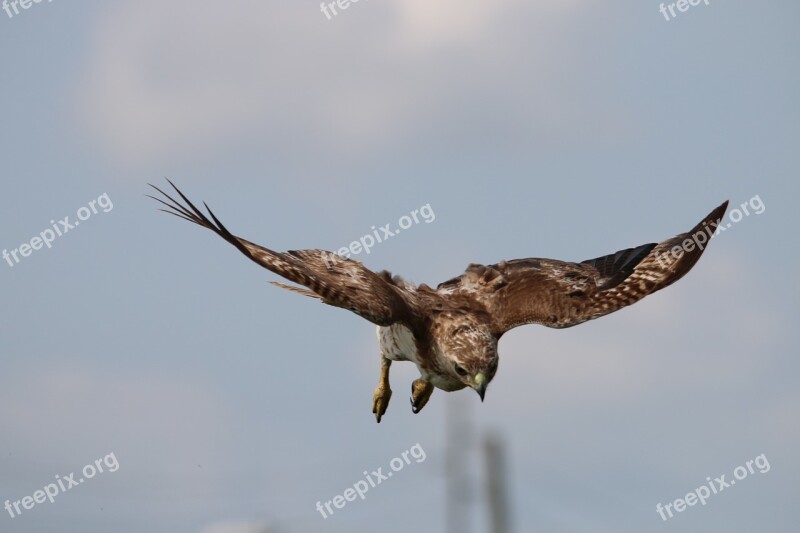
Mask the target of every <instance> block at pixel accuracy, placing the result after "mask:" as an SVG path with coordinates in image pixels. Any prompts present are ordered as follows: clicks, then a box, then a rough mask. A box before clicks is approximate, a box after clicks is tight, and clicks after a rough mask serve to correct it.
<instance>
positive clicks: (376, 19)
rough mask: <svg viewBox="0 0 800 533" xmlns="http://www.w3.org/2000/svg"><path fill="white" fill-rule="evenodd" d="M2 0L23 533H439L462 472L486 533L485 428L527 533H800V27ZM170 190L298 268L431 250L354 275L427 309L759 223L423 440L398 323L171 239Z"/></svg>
mask: <svg viewBox="0 0 800 533" xmlns="http://www.w3.org/2000/svg"><path fill="white" fill-rule="evenodd" d="M12 4H13V5H11V4H8V6H9V11H5V10H2V11H0V49H2V50H3V53H2V54H1V55H0V102H1V104H0V105H1V106H2V107H1V108H0V161H2V166H0V169H2V170H1V171H0V172H1V174H0V175H2V186H3V188H2V194H0V250H5V251H7V252H8V253H9V255H8V257H9V259H6V258H5V256H4V257H3V258H2V259H1V260H0V291H2V294H3V305H2V306H1V307H0V308H2V311H0V313H2V315H0V427H2V430H1V431H0V505H5V502H6V501H8V502H9V506H10V508H11V511H9V510H8V508H2V509H0V531H9V532H12V533H13V532H51V531H60V532H66V533H71V532H76V533H77V532H81V533H82V532H86V531H114V532H119V533H129V532H131V533H132V532H140V531H164V532H170V533H183V532H187V533H294V532H303V533H307V532H331V533H340V532H345V531H346V532H349V533H371V532H382V533H407V532H409V531H420V532H422V531H424V532H428V531H432V532H439V531H441V532H444V531H446V518H445V517H446V508H447V505H446V502H447V495H446V487H447V480H448V474H447V466H448V463H450V464H452V462H453V461H452V458H453V457H455V458H457V461H456V462H457V466H458V468H457V470H458V477H459V479H461V480H462V484H463V487H464V491H465V494H466V496H465V498H466V499H465V500H464V501H463V502H462V504H461V505H460V507H458V513H459V518H460V519H461V520H462V521H463V522H464V523H465V524H466V526H465V529H463V531H466V532H467V533H470V532H472V533H481V532H485V531H489V528H488V511H487V503H486V492H487V483H488V476H487V467H486V457H485V455H484V453H483V446H484V442H485V441H486V439H487V438H489V437H490V436H495V438H497V439H499V442H500V443H501V450H502V453H503V457H504V462H505V464H506V469H505V471H504V472H503V474H504V476H505V478H506V479H507V481H508V486H507V493H508V496H509V500H508V507H509V520H510V523H511V531H512V532H514V533H533V532H536V533H538V532H547V533H550V532H553V533H572V532H598V533H606V532H609V533H611V532H614V533H619V532H631V533H634V532H635V533H641V532H659V533H660V532H665V531H675V532H681V533H686V532H689V533H692V532H705V531H731V532H750V531H756V530H759V531H771V532H776V533H780V532H787V533H788V532H794V531H796V530H797V516H796V501H797V499H798V496H800V494H799V493H798V485H797V479H798V475H800V456H798V453H797V451H796V450H797V449H800V446H799V445H800V425H799V424H798V419H799V418H800V417H798V415H799V414H800V390H798V388H797V386H796V384H797V380H798V377H800V376H799V375H798V374H800V363H799V362H798V360H797V358H796V354H797V348H798V340H800V332H798V328H797V327H796V326H795V325H793V320H795V319H796V318H797V310H796V302H797V300H798V296H800V294H798V292H799V291H798V283H797V281H796V280H797V279H798V278H800V269H798V265H800V257H798V255H799V254H798V247H797V240H796V237H795V231H796V228H797V225H796V221H794V219H793V218H792V216H793V213H794V212H795V208H793V207H792V205H793V203H794V200H795V198H797V197H798V193H800V190H799V189H800V187H798V182H797V175H798V171H799V170H800V161H799V159H800V150H798V141H800V132H799V131H798V124H800V106H799V105H798V101H797V94H798V93H800V72H798V61H797V53H798V45H799V44H800V35H799V34H798V32H797V29H796V21H797V20H798V16H800V5H798V4H797V3H796V2H789V1H787V0H778V1H775V2H769V3H767V4H763V3H762V4H759V3H755V2H752V1H742V0H727V1H725V2H720V1H718V0H710V2H708V3H706V2H705V1H702V2H700V3H699V4H698V5H696V6H688V7H687V6H685V5H684V7H686V10H685V11H680V10H678V9H677V8H676V9H674V12H675V16H674V17H672V16H671V15H670V14H669V3H666V4H665V13H666V14H665V13H662V12H660V11H659V7H660V2H655V1H651V0H646V1H641V0H637V1H633V0H625V1H622V0H619V1H609V2H604V3H599V2H578V1H576V0H540V1H537V2H529V1H525V0H497V1H494V2H491V3H488V2H481V1H478V0H458V1H457V0H433V1H432V0H390V1H386V2H378V1H377V0H361V1H359V2H354V3H351V4H349V6H348V7H347V8H346V9H341V8H337V9H336V13H337V14H336V15H333V14H332V13H331V9H330V7H328V8H327V9H326V11H328V14H327V15H326V13H325V11H323V9H321V6H320V4H319V3H317V2H309V1H297V2H291V3H289V2H273V1H265V2H256V1H254V0H231V1H229V2H225V3H224V4H223V3H219V2H208V1H205V0H199V1H193V2H188V1H186V0H175V1H170V2H156V1H154V0H138V1H136V2H134V1H129V0H117V1H115V2H105V3H101V2H97V1H90V2H81V3H68V2H64V1H60V0H56V1H53V2H50V1H47V2H45V1H42V2H39V3H31V4H29V5H28V7H27V9H25V8H23V7H22V4H20V3H18V2H14V3H12ZM25 4H26V5H27V2H25ZM15 6H16V7H15ZM15 8H16V10H17V12H15V11H14V9H15ZM9 13H10V15H11V16H9ZM165 178H169V179H171V180H173V181H174V182H175V183H176V184H177V185H178V186H179V187H181V188H182V190H183V191H184V192H186V193H187V195H189V197H190V198H191V199H193V200H198V201H206V202H207V203H208V204H209V205H210V206H211V207H212V208H213V209H214V212H215V213H216V215H217V216H218V217H219V218H220V219H221V220H222V221H223V222H224V223H225V225H226V226H227V227H228V228H229V229H231V231H233V232H234V233H235V234H237V235H240V236H242V237H244V238H247V239H249V240H251V241H254V242H257V243H260V244H263V245H265V246H268V247H270V248H272V249H275V250H290V249H302V248H323V249H329V250H334V251H336V250H338V249H339V248H340V247H342V246H349V243H351V242H353V241H359V239H361V238H362V237H363V236H365V235H369V234H372V232H373V227H375V228H378V227H384V226H385V225H386V224H390V225H391V226H390V227H391V228H394V229H397V227H398V226H399V225H404V226H407V227H406V228H405V229H403V230H402V231H400V232H397V233H396V234H395V235H394V236H392V237H391V238H389V239H386V240H384V241H383V242H381V243H378V244H375V245H374V246H373V247H372V248H371V249H370V250H369V253H366V252H365V251H363V250H362V251H361V253H359V254H357V255H355V256H354V258H355V259H358V260H361V261H363V262H364V264H365V265H366V266H367V267H369V268H371V269H374V270H381V269H389V270H391V271H392V272H393V273H397V274H401V275H402V276H403V277H404V278H405V279H407V280H409V281H412V282H414V283H417V284H420V283H426V284H428V285H432V286H435V285H436V284H437V283H439V282H441V281H444V280H447V279H449V278H451V277H454V276H456V275H458V274H459V273H461V272H462V271H463V269H464V268H465V267H466V266H467V265H468V264H469V263H484V264H490V263H495V262H499V261H500V260H503V259H513V258H521V257H551V258H557V259H562V260H569V261H580V260H584V259H589V258H594V257H598V256H602V255H605V254H608V253H612V252H615V251H616V250H620V249H623V248H628V247H631V246H637V245H640V244H643V243H647V242H656V241H659V240H662V239H666V238H668V237H671V236H673V235H675V234H677V233H680V232H683V231H687V230H689V229H690V228H691V227H692V226H693V225H694V224H695V223H697V222H698V221H699V220H700V219H701V218H702V217H703V216H704V215H705V214H706V213H708V212H709V211H711V209H712V208H714V207H715V206H717V205H719V204H720V203H721V202H722V201H724V200H730V202H731V204H730V208H729V213H730V214H732V215H733V217H734V218H727V219H726V221H727V222H726V224H727V223H730V227H727V226H726V230H725V231H724V232H723V233H720V234H719V235H718V236H717V237H715V239H714V240H713V242H712V243H711V244H710V245H709V247H708V249H707V251H706V253H705V254H704V255H703V257H702V259H701V260H700V262H699V263H698V264H697V265H696V266H695V268H694V269H693V270H692V272H690V273H689V274H688V275H687V276H686V277H685V278H684V279H682V280H681V281H680V282H678V283H677V284H675V285H673V286H671V287H669V288H668V289H666V290H664V291H660V292H658V293H656V294H654V295H652V296H649V297H647V298H646V299H644V300H643V301H641V302H639V303H637V304H636V305H634V306H632V307H630V308H626V309H624V310H621V311H619V312H617V313H614V314H612V315H610V316H607V317H604V318H602V319H600V320H596V321H592V322H589V323H586V324H583V325H581V326H580V327H576V328H570V329H566V330H551V329H547V328H544V327H541V326H527V327H521V328H517V329H514V330H513V331H511V332H509V333H508V334H506V335H505V336H504V337H503V338H502V339H501V341H500V345H499V351H500V354H501V362H500V365H499V370H498V373H497V376H496V378H495V379H494V381H493V382H492V384H491V386H490V387H489V390H488V392H487V394H486V401H485V402H484V403H481V402H480V399H479V398H478V397H477V395H475V394H474V393H471V392H470V391H468V390H467V391H460V392H455V393H445V392H443V391H436V392H434V394H433V396H432V398H431V400H430V402H429V403H428V405H427V406H426V407H425V408H424V410H423V411H422V412H421V413H419V414H416V415H415V414H413V413H412V412H411V408H410V405H409V404H408V400H407V395H408V394H409V392H410V384H411V382H412V381H413V380H414V379H415V378H416V377H417V376H418V374H417V371H416V369H415V368H414V367H413V366H412V365H410V364H408V363H405V364H402V363H397V364H395V365H393V366H392V374H391V383H392V388H393V390H394V396H393V397H392V400H391V403H390V405H389V408H388V411H387V413H386V415H385V416H384V418H383V421H382V422H381V424H380V425H378V424H376V423H375V419H374V417H373V415H372V413H371V399H372V392H373V389H374V388H375V386H376V385H377V381H378V371H379V351H378V345H377V341H376V338H375V327H374V326H373V325H372V324H370V323H368V322H366V321H364V320H363V319H361V318H359V317H357V316H356V315H353V314H351V313H347V312H345V311H343V310H340V309H336V308H332V307H329V306H324V305H320V304H319V303H318V302H314V301H312V300H310V299H308V298H303V297H301V296H299V295H297V294H293V293H290V292H288V291H283V290H281V289H279V288H276V287H274V286H272V285H270V284H269V283H268V282H269V281H276V280H278V279H279V278H278V277H277V276H276V275H274V274H272V273H270V272H268V271H266V270H263V269H261V268H259V267H258V266H257V265H255V264H253V263H250V262H248V261H246V260H245V259H244V258H243V257H242V256H241V255H240V254H239V253H238V252H237V251H236V250H235V249H234V248H233V247H231V246H230V245H228V244H227V243H225V242H224V241H222V240H221V239H219V238H218V237H216V236H215V235H214V234H213V233H211V232H209V231H206V230H202V229H201V228H198V227H195V226H192V225H191V224H188V223H185V222H183V221H181V220H179V219H177V218H174V217H169V216H167V215H165V214H163V213H160V212H159V211H158V209H157V208H158V205H157V204H156V203H155V202H153V201H152V200H151V199H149V198H147V197H146V196H145V195H146V194H148V193H149V192H150V191H151V190H150V189H149V187H148V185H147V184H148V183H153V184H156V185H158V186H159V187H161V186H164V185H166V181H165ZM743 205H744V207H743ZM423 208H424V209H425V212H428V213H430V214H431V215H432V216H431V217H428V218H425V219H423V218H422V217H418V221H417V222H413V220H412V219H410V218H408V219H403V217H410V216H411V214H412V212H413V211H414V210H418V211H420V212H422V209H423ZM745 209H746V210H747V213H748V214H745ZM735 212H738V213H739V216H737V215H736V214H734V213H735ZM65 217H66V218H65ZM412 222H413V223H412ZM393 233H394V232H393ZM12 251H13V252H14V253H15V254H16V256H15V255H13V254H11V252H12ZM454 418H457V419H458V420H462V421H463V427H462V429H463V431H461V432H460V433H458V434H457V438H454V437H453V436H452V435H453V434H452V433H449V429H448V428H450V427H452V426H453V423H452V421H453V419H454ZM448 435H450V436H448ZM412 452H413V453H415V454H416V455H410V454H411V453H412ZM403 453H405V454H406V458H407V459H408V458H410V459H408V460H406V461H404V462H403V463H402V465H401V468H399V469H398V470H397V471H396V472H394V471H393V472H394V476H393V477H391V478H387V479H385V480H383V481H382V482H381V483H380V484H377V485H376V486H374V487H372V486H370V487H369V489H368V491H367V492H366V493H364V498H363V499H361V498H360V497H357V498H356V499H355V500H354V501H346V504H345V505H344V507H342V508H334V511H335V512H334V513H333V514H330V515H329V516H327V518H323V516H322V514H323V513H321V512H319V511H318V510H317V508H316V504H317V502H318V501H320V502H322V503H324V502H326V501H333V499H334V498H335V497H336V496H337V495H342V494H344V495H347V494H348V493H347V492H346V491H347V490H348V489H350V488H353V487H355V486H357V484H358V483H359V482H362V485H360V486H363V482H364V481H365V480H369V479H372V480H373V482H374V479H373V478H374V477H375V476H373V475H372V472H375V471H376V470H377V469H379V468H382V469H383V472H384V473H385V472H389V471H392V468H391V465H393V464H394V465H395V466H397V465H398V464H399V463H397V462H396V461H395V462H393V460H394V459H395V458H402V456H403ZM423 457H424V459H423ZM748 461H751V462H750V470H751V471H747V470H746V469H747V464H748V463H747V462H748ZM739 467H741V468H739ZM100 469H102V472H99V471H98V470H100ZM364 472H367V474H364ZM742 472H745V475H744V476H742V475H741V474H742ZM73 473H74V474H75V475H74V476H72V477H71V475H72V474H73ZM737 473H738V474H740V475H739V477H740V478H741V479H739V478H737V477H736V474H737ZM722 475H725V476H726V477H725V479H724V480H722V481H723V482H724V483H725V484H729V483H730V482H731V481H733V480H735V481H737V483H736V484H729V486H728V487H725V488H724V490H722V491H719V492H717V493H713V494H711V495H710V496H709V497H708V498H706V499H707V501H705V503H704V504H701V503H699V502H695V504H694V505H691V506H690V505H687V506H686V507H685V509H684V510H682V511H680V512H679V511H678V509H679V507H681V505H680V503H676V500H679V499H682V500H683V501H684V503H685V502H686V501H691V500H692V498H687V494H689V493H694V494H695V495H700V494H704V493H705V490H703V489H702V488H701V487H709V486H713V487H714V489H715V490H718V487H721V486H722V483H717V482H716V481H715V480H716V479H717V478H719V477H720V476H722ZM79 479H83V480H84V481H83V482H81V483H78V480H79ZM67 480H72V481H67ZM726 480H727V481H726ZM73 482H74V484H73ZM59 484H61V485H62V486H63V488H62V487H60V486H59ZM46 487H50V488H49V489H47V490H49V491H51V492H57V494H55V495H54V496H53V497H52V502H51V501H50V498H49V497H47V495H46V493H45V492H44V491H45V488H46ZM53 487H56V488H53ZM38 491H42V492H41V493H38V494H39V495H38V496H37V492H38ZM351 494H352V493H351ZM26 497H29V498H28V499H27V500H24V498H26ZM37 500H40V501H37ZM15 502H20V503H19V504H18V508H19V509H18V511H19V512H17V510H14V503H15ZM26 504H27V506H26ZM667 504H670V505H671V506H672V507H671V508H670V512H671V513H672V514H673V516H672V517H669V516H668V514H664V516H666V519H664V518H662V513H663V511H659V510H658V509H659V508H658V507H657V506H658V505H660V506H661V509H663V508H664V506H666V505H667Z"/></svg>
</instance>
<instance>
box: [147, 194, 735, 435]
mask: <svg viewBox="0 0 800 533" xmlns="http://www.w3.org/2000/svg"><path fill="white" fill-rule="evenodd" d="M169 183H170V185H172V187H173V188H174V189H175V191H176V192H177V193H178V195H179V196H180V197H181V198H182V199H183V201H184V202H185V205H184V204H182V203H181V202H179V201H177V200H175V199H174V198H172V197H171V196H170V195H168V194H166V193H165V192H164V191H162V190H161V189H159V188H158V187H155V186H154V185H151V186H152V187H153V188H154V189H156V190H157V191H158V192H159V193H161V194H162V195H163V197H162V198H156V197H152V196H151V198H153V199H155V200H157V201H159V202H161V203H162V204H163V205H164V206H166V207H167V209H162V211H165V212H167V213H170V214H173V215H175V216H178V217H181V218H183V219H186V220H188V221H189V222H194V223H195V224H198V225H200V226H203V227H204V228H208V229H210V230H212V231H213V232H215V233H216V234H217V235H219V236H220V237H222V238H223V239H225V240H226V241H228V242H229V243H231V244H232V245H234V246H235V247H236V248H238V249H239V251H240V252H242V253H243V254H244V255H246V256H247V257H249V258H250V259H252V260H253V261H255V262H256V263H258V264H259V265H261V266H263V267H264V268H266V269H268V270H271V271H272V272H274V273H276V274H278V275H279V276H282V277H284V278H286V279H288V280H290V281H292V282H294V283H297V284H299V285H302V286H303V287H305V288H302V287H297V286H291V285H285V284H283V283H279V282H272V283H274V284H275V285H278V286H280V287H283V288H286V289H289V290H292V291H294V292H298V293H300V294H303V295H305V296H310V297H313V298H317V299H319V300H321V301H322V302H323V303H326V304H328V305H332V306H335V307H341V308H343V309H348V310H350V311H352V312H354V313H356V314H357V315H359V316H361V317H363V318H365V319H367V320H369V321H370V322H372V323H373V324H376V325H377V326H378V331H377V333H378V340H379V341H380V350H381V371H380V381H379V384H378V387H377V388H376V389H375V392H374V395H373V401H372V412H373V413H375V417H376V419H377V421H378V422H380V421H381V417H382V416H383V414H384V413H385V412H386V407H387V405H388V404H389V398H390V397H391V395H392V391H391V389H390V387H389V367H390V366H391V364H392V361H411V362H413V363H414V364H416V365H417V368H418V369H419V372H420V378H419V379H417V380H415V381H414V383H413V384H412V386H411V405H412V410H413V412H415V413H418V412H419V411H420V410H421V409H422V408H423V407H424V406H425V404H426V403H427V401H428V399H429V398H430V396H431V393H433V389H434V387H437V388H439V389H442V390H445V391H455V390H460V389H463V388H465V387H470V388H472V389H474V390H475V391H476V392H477V393H478V394H479V395H480V397H481V400H483V397H484V394H485V392H486V387H487V386H488V385H489V383H490V382H491V381H492V378H493V377H494V375H495V372H496V371H497V363H498V355H497V342H498V340H499V339H500V337H501V336H502V335H503V334H504V333H505V332H506V331H508V330H510V329H512V328H515V327H517V326H521V325H523V324H541V325H543V326H548V327H551V328H568V327H571V326H575V325H578V324H581V323H583V322H586V321H587V320H592V319H595V318H599V317H601V316H604V315H607V314H609V313H613V312H614V311H616V310H618V309H622V308H623V307H625V306H628V305H631V304H633V303H636V302H638V301H639V300H641V299H642V298H644V297H645V296H647V295H648V294H652V293H654V292H656V291H657V290H659V289H663V288H664V287H667V286H668V285H671V284H672V283H675V282H676V281H678V280H679V279H680V278H682V277H683V276H684V275H685V274H686V273H687V272H688V271H689V270H690V269H691V268H692V267H693V266H694V264H695V263H696V262H697V260H698V259H700V256H701V255H702V253H703V250H704V249H705V245H706V244H707V243H708V241H709V240H710V238H711V236H712V235H713V233H714V231H715V230H716V227H717V226H718V225H719V222H720V219H721V218H722V216H723V215H724V214H725V210H726V209H727V206H728V202H725V203H723V204H722V205H720V206H719V207H717V208H716V209H714V210H713V211H712V212H711V213H709V215H708V216H707V217H705V218H704V219H703V220H702V221H701V222H700V223H699V224H698V225H697V226H695V227H694V228H692V229H691V230H690V231H689V232H687V233H682V234H680V235H677V236H675V237H673V238H671V239H667V240H665V241H663V242H661V243H658V244H656V243H650V244H644V245H642V246H638V247H636V248H628V249H625V250H620V251H619V252H616V253H614V254H611V255H606V256H603V257H598V258H597V259H589V260H587V261H581V262H580V263H570V262H566V261H558V260H555V259H539V258H531V259H514V260H511V261H501V262H500V263H497V264H494V265H477V264H472V265H470V266H469V267H468V268H467V270H466V271H465V272H464V273H463V274H462V275H460V276H458V277H456V278H453V279H451V280H449V281H445V282H444V283H441V284H440V285H439V286H438V287H437V288H436V289H432V288H430V287H428V286H427V285H424V284H423V285H419V286H414V285H412V284H410V283H407V282H405V281H404V280H403V279H402V278H400V277H399V276H392V275H391V274H390V273H389V272H387V271H385V270H384V271H381V272H377V273H376V272H373V271H371V270H369V269H367V268H365V267H364V265H363V264H362V263H361V262H359V261H354V260H352V259H345V258H343V257H340V256H338V255H335V254H332V253H331V252H327V251H325V250H291V251H288V252H275V251H272V250H270V249H268V248H264V247H262V246H259V245H257V244H253V243H252V242H250V241H246V240H244V239H242V238H239V237H236V236H234V235H233V234H232V233H231V232H229V231H228V230H227V229H226V228H225V226H223V225H222V223H221V222H220V221H219V219H217V217H216V216H214V213H212V212H211V209H209V208H208V205H205V204H204V205H205V207H206V210H207V211H208V216H206V215H205V214H203V212H202V211H200V210H199V209H198V208H197V207H195V206H194V204H192V202H190V201H189V199H188V198H186V196H184V195H183V193H182V192H181V191H180V190H178V189H177V187H175V185H174V184H172V182H169ZM209 216H210V219H209V218H208V217H209Z"/></svg>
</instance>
